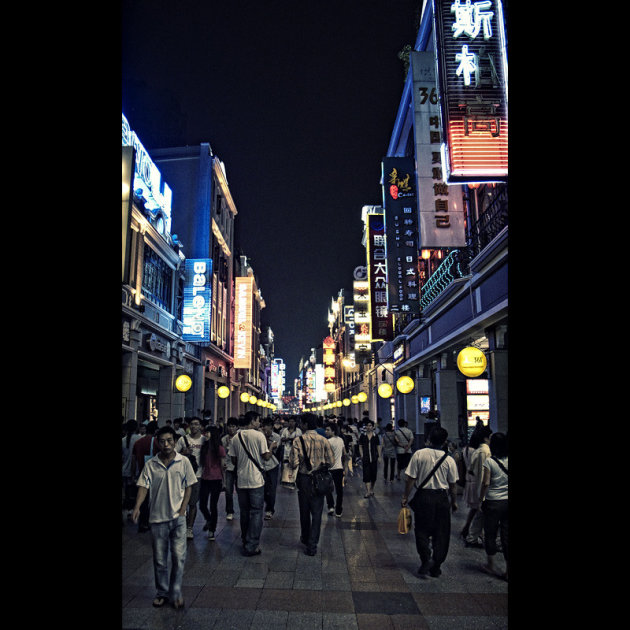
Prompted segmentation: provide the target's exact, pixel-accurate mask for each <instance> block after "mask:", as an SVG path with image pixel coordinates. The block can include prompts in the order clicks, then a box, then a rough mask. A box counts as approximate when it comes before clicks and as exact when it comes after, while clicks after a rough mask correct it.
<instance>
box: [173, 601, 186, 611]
mask: <svg viewBox="0 0 630 630" xmlns="http://www.w3.org/2000/svg"><path fill="white" fill-rule="evenodd" d="M183 607H184V600H183V599H176V600H175V601H174V602H173V608H175V610H179V609H180V608H183Z"/></svg>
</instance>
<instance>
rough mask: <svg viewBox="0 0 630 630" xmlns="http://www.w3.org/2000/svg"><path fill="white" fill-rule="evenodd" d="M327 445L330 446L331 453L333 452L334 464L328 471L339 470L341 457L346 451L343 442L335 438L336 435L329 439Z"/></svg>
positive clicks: (341, 465)
mask: <svg viewBox="0 0 630 630" xmlns="http://www.w3.org/2000/svg"><path fill="white" fill-rule="evenodd" d="M328 443H329V444H330V447H331V448H332V451H333V455H334V456H335V463H334V464H333V465H332V466H331V467H330V469H331V470H339V469H340V468H343V463H342V456H343V454H344V452H345V450H346V445H345V443H344V441H343V440H342V439H341V438H340V437H337V436H336V435H333V436H332V437H329V438H328Z"/></svg>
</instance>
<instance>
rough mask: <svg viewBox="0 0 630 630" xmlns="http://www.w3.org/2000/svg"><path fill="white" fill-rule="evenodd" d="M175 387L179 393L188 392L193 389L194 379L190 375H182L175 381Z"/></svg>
mask: <svg viewBox="0 0 630 630" xmlns="http://www.w3.org/2000/svg"><path fill="white" fill-rule="evenodd" d="M175 387H176V389H177V391H178V392H187V391H188V390H189V389H190V388H191V387H192V379H191V378H190V376H188V374H181V375H180V376H178V377H177V378H176V379H175Z"/></svg>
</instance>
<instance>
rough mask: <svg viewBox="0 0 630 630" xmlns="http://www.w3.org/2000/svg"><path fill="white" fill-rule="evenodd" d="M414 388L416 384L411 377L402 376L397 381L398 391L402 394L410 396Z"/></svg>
mask: <svg viewBox="0 0 630 630" xmlns="http://www.w3.org/2000/svg"><path fill="white" fill-rule="evenodd" d="M413 388H414V382H413V379H412V378H411V376H401V377H400V378H399V379H398V380H397V381H396V389H397V390H398V391H399V392H400V393H401V394H408V393H409V392H412V391H413Z"/></svg>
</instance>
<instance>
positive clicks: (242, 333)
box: [234, 277, 254, 369]
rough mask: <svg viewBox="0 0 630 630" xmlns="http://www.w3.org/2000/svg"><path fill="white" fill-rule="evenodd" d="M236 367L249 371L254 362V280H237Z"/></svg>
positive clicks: (235, 304) (235, 307)
mask: <svg viewBox="0 0 630 630" xmlns="http://www.w3.org/2000/svg"><path fill="white" fill-rule="evenodd" d="M235 293H236V295H235V300H234V367H235V368H237V369H249V368H250V367H251V362H252V319H253V318H252V312H253V300H254V279H253V278H251V277H243V278H235Z"/></svg>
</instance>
